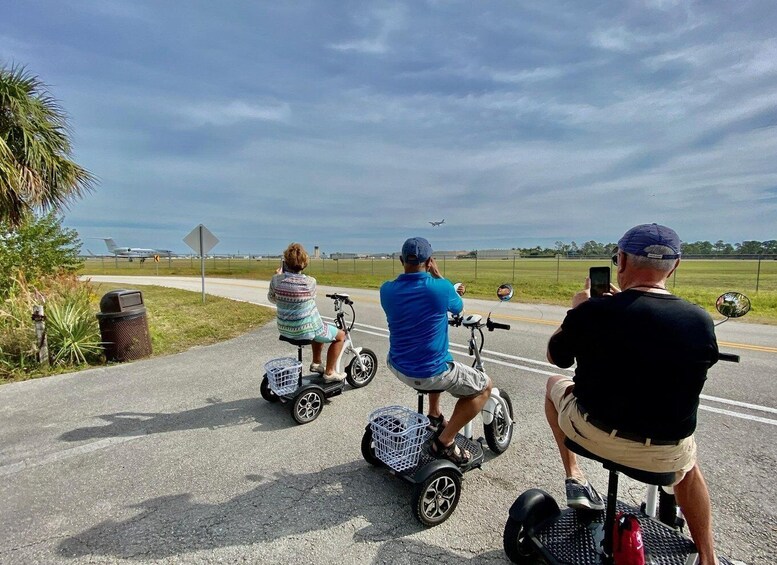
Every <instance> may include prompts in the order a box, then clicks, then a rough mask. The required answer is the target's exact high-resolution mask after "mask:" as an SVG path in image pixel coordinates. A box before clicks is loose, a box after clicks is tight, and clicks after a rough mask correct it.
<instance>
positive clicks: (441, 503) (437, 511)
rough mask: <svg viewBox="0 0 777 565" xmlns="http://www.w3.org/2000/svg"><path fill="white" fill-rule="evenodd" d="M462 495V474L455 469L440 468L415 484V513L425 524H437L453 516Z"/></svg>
mask: <svg viewBox="0 0 777 565" xmlns="http://www.w3.org/2000/svg"><path fill="white" fill-rule="evenodd" d="M459 496H461V475H460V474H459V473H457V472H456V471H454V470H453V469H440V470H439V471H437V472H435V473H432V474H431V475H430V476H429V478H428V479H426V480H425V481H423V482H422V483H420V484H417V485H415V488H414V490H413V515H414V516H415V517H416V519H417V520H418V521H419V522H421V523H422V524H423V525H424V526H437V525H438V524H442V523H443V522H445V520H447V519H448V518H450V517H451V514H453V511H454V510H456V506H457V505H458V504H459Z"/></svg>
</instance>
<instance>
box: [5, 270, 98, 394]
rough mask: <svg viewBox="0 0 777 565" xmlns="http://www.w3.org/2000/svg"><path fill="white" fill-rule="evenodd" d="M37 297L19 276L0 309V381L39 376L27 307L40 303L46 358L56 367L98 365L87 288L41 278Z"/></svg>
mask: <svg viewBox="0 0 777 565" xmlns="http://www.w3.org/2000/svg"><path fill="white" fill-rule="evenodd" d="M41 289H42V291H38V290H37V289H36V288H35V287H34V286H33V285H31V284H29V283H28V282H27V281H26V280H25V279H24V277H23V276H21V275H20V276H18V277H17V278H15V279H14V284H13V285H12V286H11V289H10V292H9V295H8V296H7V297H6V298H5V300H4V301H3V302H2V305H0V319H1V320H2V321H3V323H2V325H0V377H2V378H5V379H7V378H23V377H29V376H31V375H34V374H35V373H36V372H38V373H40V372H41V368H40V367H39V366H38V362H37V346H36V343H35V340H36V336H35V327H34V324H33V322H32V319H31V314H32V307H33V306H34V305H36V304H43V303H44V302H45V313H46V334H47V338H48V346H49V356H50V359H51V361H52V363H53V364H54V365H55V366H72V365H78V364H83V363H88V362H99V361H100V360H101V355H102V348H101V346H100V331H99V328H98V324H97V319H96V317H95V314H94V312H93V305H92V297H93V291H92V287H91V284H89V283H83V282H79V281H78V280H77V279H76V278H75V277H73V276H58V277H51V278H45V279H42V281H41Z"/></svg>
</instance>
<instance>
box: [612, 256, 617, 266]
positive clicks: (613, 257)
mask: <svg viewBox="0 0 777 565" xmlns="http://www.w3.org/2000/svg"><path fill="white" fill-rule="evenodd" d="M612 264H613V265H617V264H618V254H617V253H613V256H612Z"/></svg>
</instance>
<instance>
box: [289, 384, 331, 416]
mask: <svg viewBox="0 0 777 565" xmlns="http://www.w3.org/2000/svg"><path fill="white" fill-rule="evenodd" d="M323 409H324V393H323V392H321V391H320V390H318V389H315V388H313V389H308V390H303V391H302V392H300V393H299V394H297V396H296V397H295V398H294V402H292V403H291V417H292V418H294V421H295V422H297V423H298V424H307V423H309V422H312V421H313V420H315V419H316V418H318V415H319V414H321V411H322V410H323Z"/></svg>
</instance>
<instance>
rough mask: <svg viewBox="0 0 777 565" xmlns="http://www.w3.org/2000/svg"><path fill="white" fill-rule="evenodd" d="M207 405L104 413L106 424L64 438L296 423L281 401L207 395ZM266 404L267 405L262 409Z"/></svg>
mask: <svg viewBox="0 0 777 565" xmlns="http://www.w3.org/2000/svg"><path fill="white" fill-rule="evenodd" d="M206 402H207V404H206V405H205V406H201V407H199V408H192V409H191V410H184V411H183V412H117V413H115V414H102V415H100V416H99V418H102V419H103V420H105V421H106V422H108V424H107V425H104V426H90V427H87V428H78V429H75V430H71V431H69V432H65V433H64V434H62V435H61V436H59V439H60V440H62V441H84V440H89V439H95V438H110V437H126V436H140V435H149V434H158V433H164V432H175V431H181V430H195V429H200V428H207V429H216V428H224V427H229V426H240V425H242V424H248V423H251V422H255V423H256V424H258V427H257V428H255V430H254V431H263V432H264V431H274V430H279V429H285V428H289V427H293V426H296V425H297V424H295V423H294V420H292V418H291V416H290V415H289V411H288V409H287V408H286V407H285V406H281V405H280V404H269V403H267V402H266V401H265V400H262V399H261V398H244V399H241V400H233V401H230V402H222V401H221V400H220V399H218V398H208V399H207V400H206ZM263 406H266V407H265V408H263Z"/></svg>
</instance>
